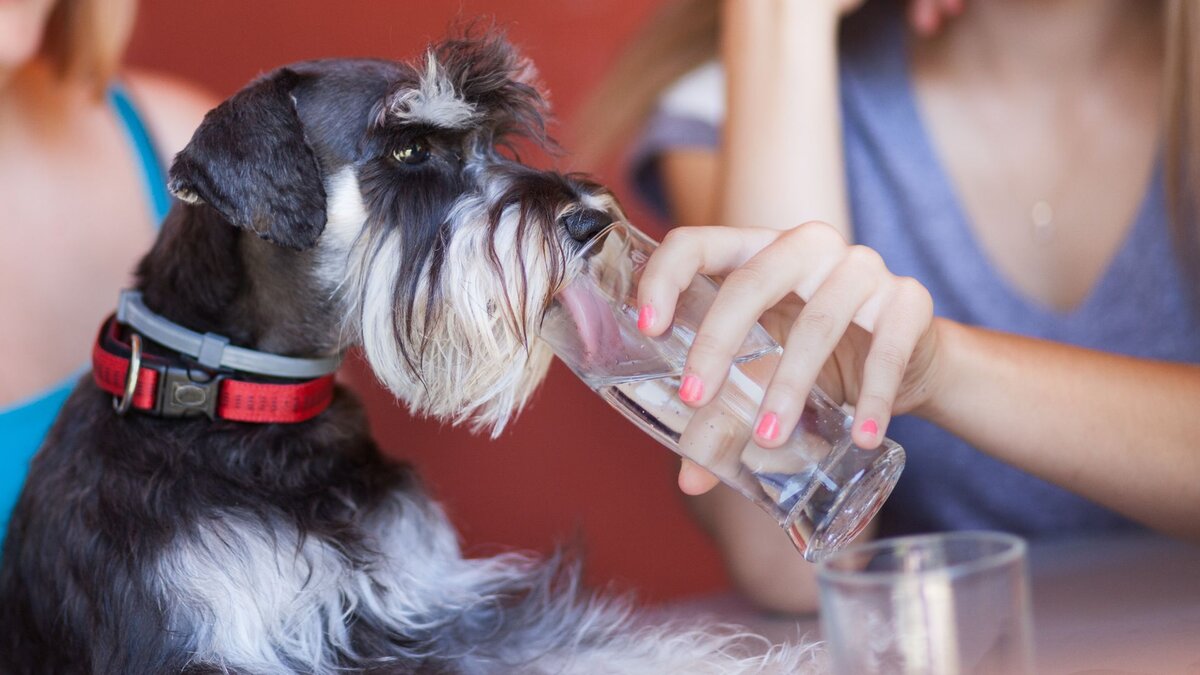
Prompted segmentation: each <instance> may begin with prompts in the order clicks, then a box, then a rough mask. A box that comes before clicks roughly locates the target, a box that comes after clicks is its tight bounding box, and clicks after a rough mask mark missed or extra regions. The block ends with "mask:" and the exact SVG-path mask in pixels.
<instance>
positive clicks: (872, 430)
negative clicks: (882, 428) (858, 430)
mask: <svg viewBox="0 0 1200 675" xmlns="http://www.w3.org/2000/svg"><path fill="white" fill-rule="evenodd" d="M862 430H863V433H864V434H867V435H869V436H871V437H872V438H874V437H875V436H877V435H878V434H879V424H878V423H876V422H875V420H867V421H866V422H863V425H862Z"/></svg>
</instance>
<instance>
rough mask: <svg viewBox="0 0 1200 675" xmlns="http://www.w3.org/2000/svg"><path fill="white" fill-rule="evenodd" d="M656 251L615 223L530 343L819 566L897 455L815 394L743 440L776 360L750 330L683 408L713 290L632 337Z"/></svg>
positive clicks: (879, 499)
mask: <svg viewBox="0 0 1200 675" xmlns="http://www.w3.org/2000/svg"><path fill="white" fill-rule="evenodd" d="M656 246H657V244H655V242H654V241H653V240H652V239H650V238H649V237H647V236H646V235H645V234H643V233H641V232H640V231H638V230H636V229H635V228H633V227H632V226H630V225H628V224H626V223H617V224H615V225H613V226H612V227H611V228H610V229H609V230H608V231H607V232H606V233H604V234H602V235H601V236H599V237H597V238H596V239H594V240H593V241H592V242H591V244H590V247H589V248H588V249H587V250H586V251H584V252H582V253H581V254H580V256H579V257H578V258H577V259H576V260H574V261H573V262H572V265H575V266H577V267H578V269H577V270H572V274H571V275H570V278H569V282H568V283H567V284H566V286H565V287H564V288H563V290H562V291H561V292H559V293H558V294H557V296H556V297H555V300H554V301H553V302H552V303H551V306H550V308H549V309H548V311H547V313H546V316H545V319H544V321H543V324H542V328H541V338H542V339H543V340H545V341H546V342H547V343H549V344H550V346H551V347H552V348H553V350H554V352H555V354H556V355H557V356H558V357H559V358H560V359H561V360H562V361H563V362H564V363H566V365H567V366H568V367H569V368H570V369H571V370H572V371H573V372H574V373H575V374H576V375H577V376H578V377H579V378H580V379H582V380H583V381H584V382H585V383H586V384H587V386H588V387H590V388H591V389H592V390H593V391H595V392H596V393H597V394H599V395H600V396H601V397H602V398H603V399H604V400H605V401H607V402H608V403H609V405H611V406H612V407H614V408H616V409H617V410H618V411H620V412H621V414H622V415H624V416H625V417H626V418H627V419H629V420H630V421H631V422H633V423H634V424H635V425H637V426H638V427H640V428H641V429H642V430H643V431H645V432H646V433H647V434H649V435H650V436H651V437H653V438H655V439H656V440H658V441H659V442H661V443H662V444H663V445H665V446H667V447H668V448H670V449H671V450H673V451H674V452H676V453H677V454H679V455H680V456H682V457H686V458H688V459H690V460H692V461H694V462H696V463H697V464H699V465H701V466H703V467H705V468H706V469H708V470H709V471H711V472H712V473H713V474H715V475H716V476H717V477H718V478H719V479H720V480H721V481H722V482H723V483H725V484H726V485H729V486H730V487H732V488H734V489H735V490H737V491H738V492H740V493H741V494H742V495H744V496H745V497H746V498H747V499H749V500H750V501H752V502H754V503H755V504H757V505H759V506H760V507H762V508H763V509H765V510H766V511H767V512H768V513H770V514H771V515H772V516H774V517H775V519H776V520H777V521H778V522H779V524H780V526H781V527H783V528H784V530H785V531H786V532H787V534H788V536H790V537H791V539H792V542H793V543H794V544H795V545H796V548H797V550H799V551H800V552H801V553H802V554H803V555H804V557H805V558H806V559H808V560H810V561H815V560H818V559H820V558H821V557H822V556H824V555H826V554H827V553H828V552H829V551H832V550H835V549H837V548H838V547H840V546H842V545H844V544H845V543H847V542H848V541H850V540H851V539H853V538H854V536H855V535H856V534H858V532H859V531H861V530H862V528H863V527H864V526H865V525H866V524H867V522H868V521H869V520H870V519H871V517H872V516H874V515H875V513H876V512H877V511H878V510H879V507H880V506H881V505H882V504H883V501H884V500H885V499H886V498H887V496H888V495H889V494H890V493H891V490H892V488H893V487H894V486H895V483H896V480H897V479H898V478H899V476H900V471H901V469H903V467H904V451H903V450H902V449H901V448H900V446H898V445H896V444H895V443H894V442H892V441H891V440H888V439H884V441H883V443H882V444H881V445H880V446H879V447H877V448H875V449H873V450H864V449H862V448H859V447H857V446H856V445H855V444H854V443H853V441H852V440H851V438H850V427H851V422H852V420H851V418H850V416H849V415H847V414H846V412H845V411H843V410H842V408H841V407H840V406H838V405H837V404H835V403H834V402H833V401H832V400H830V398H829V397H828V396H826V395H825V394H824V393H823V392H821V391H820V390H819V389H814V390H813V391H812V393H811V394H810V395H809V397H808V401H807V403H806V405H805V408H804V412H803V414H802V415H801V418H800V422H799V423H798V424H797V426H796V430H795V432H794V433H793V434H792V435H791V437H790V438H789V439H788V441H787V443H786V444H785V445H783V447H780V448H773V449H768V448H763V447H760V446H759V445H757V444H756V443H754V441H753V440H752V439H753V435H752V430H753V426H752V425H753V423H754V419H755V416H756V414H757V411H758V406H759V404H760V403H761V401H762V398H763V393H764V391H765V390H766V387H767V384H768V383H769V382H770V378H771V375H772V374H773V373H774V371H775V366H776V364H777V363H778V362H779V357H780V354H781V353H782V349H781V348H780V346H779V345H778V344H776V343H775V341H774V340H772V339H771V337H770V336H769V335H768V334H767V332H766V331H765V330H764V329H763V328H762V327H761V326H757V325H756V326H755V327H754V329H753V330H752V331H751V332H750V334H749V335H748V336H747V337H746V339H745V342H744V344H743V345H742V348H741V350H740V351H739V353H738V355H737V358H736V359H735V360H734V363H733V366H732V367H731V368H730V370H729V376H728V378H727V379H726V382H725V384H724V385H723V386H722V388H721V390H720V391H719V392H718V394H717V395H716V396H715V397H714V398H713V400H712V402H711V403H709V404H707V405H705V406H704V407H702V408H699V409H696V408H692V407H690V406H688V405H685V404H684V403H683V402H682V401H681V400H680V399H679V397H678V395H677V392H678V391H679V380H680V377H681V375H682V371H683V366H684V362H685V360H686V358H687V352H688V347H690V346H691V344H692V341H693V340H694V338H695V336H696V330H697V328H698V327H699V326H700V322H701V320H702V319H703V318H704V315H705V314H706V313H707V312H708V309H709V307H710V306H711V305H712V302H713V300H714V298H715V297H716V293H717V284H716V283H715V282H714V281H713V280H711V279H709V278H708V277H705V276H703V275H699V276H697V277H696V278H695V279H694V280H693V281H692V283H691V285H690V286H689V287H688V288H687V290H685V291H684V292H683V293H682V294H681V295H680V297H679V302H678V306H677V309H676V311H675V318H674V323H673V324H672V326H671V327H670V328H669V329H668V330H667V331H666V332H665V333H664V334H663V335H662V336H660V337H655V338H651V337H647V336H645V335H643V334H642V333H641V332H640V331H639V330H638V327H637V319H638V306H637V283H638V280H639V279H640V277H641V272H642V269H643V267H644V265H645V262H646V260H647V259H648V258H649V256H650V254H651V252H653V251H654V248H655V247H656ZM576 272H577V273H576Z"/></svg>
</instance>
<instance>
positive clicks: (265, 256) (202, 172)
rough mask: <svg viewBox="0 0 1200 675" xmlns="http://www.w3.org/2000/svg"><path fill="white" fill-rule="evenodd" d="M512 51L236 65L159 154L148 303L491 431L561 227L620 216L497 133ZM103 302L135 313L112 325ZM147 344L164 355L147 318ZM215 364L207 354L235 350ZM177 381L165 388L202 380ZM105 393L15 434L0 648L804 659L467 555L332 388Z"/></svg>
mask: <svg viewBox="0 0 1200 675" xmlns="http://www.w3.org/2000/svg"><path fill="white" fill-rule="evenodd" d="M530 76H531V69H530V68H529V65H528V63H527V62H525V61H524V60H522V59H520V58H518V57H517V56H516V55H515V54H514V52H513V50H512V49H511V47H509V46H508V44H507V43H505V42H504V41H503V40H502V39H499V38H495V37H490V36H483V37H476V38H471V39H467V38H463V39H452V40H449V41H446V42H444V43H441V44H440V45H438V46H436V47H435V48H432V49H430V50H429V52H428V53H427V54H426V55H425V57H424V59H423V62H422V63H420V64H419V65H418V66H417V67H414V66H411V65H407V64H404V63H397V62H391V61H377V60H325V61H313V62H306V63H300V64H296V65H293V66H289V67H286V68H282V69H280V70H277V71H275V72H272V73H270V74H268V75H266V76H264V77H262V78H260V79H258V80H257V81H255V82H253V83H252V84H250V85H249V86H247V87H246V88H245V89H243V90H242V91H240V92H239V93H238V94H236V95H235V96H233V97H232V98H231V99H229V100H228V101H226V102H224V103H223V104H221V105H220V106H219V107H217V108H216V109H214V110H213V111H212V112H210V113H209V114H208V116H207V117H206V118H205V120H204V122H203V124H201V126H200V128H199V129H198V130H197V131H196V134H195V136H194V137H193V139H192V141H191V143H190V144H189V145H188V147H187V148H186V149H184V150H183V152H181V153H180V154H179V155H178V157H176V159H175V162H174V165H173V167H172V169H171V173H170V185H171V189H172V191H173V192H174V194H175V195H176V196H177V197H178V198H179V199H180V201H181V203H180V204H177V205H176V206H175V208H174V209H173V210H172V211H171V214H170V216H169V217H168V219H167V221H166V223H165V225H164V227H163V230H162V234H161V236H160V237H159V239H158V241H157V243H156V244H155V245H154V247H153V249H152V250H151V251H150V252H149V254H148V255H146V257H145V258H144V259H143V260H142V262H141V263H140V266H139V267H138V282H137V286H138V289H137V290H139V291H140V292H141V294H142V298H143V299H144V308H145V309H146V310H147V311H149V312H150V313H152V314H156V315H158V316H159V317H161V318H162V319H164V320H165V321H168V322H171V324H173V325H178V326H181V327H183V328H186V329H189V330H190V331H194V332H195V333H196V334H205V333H209V334H216V335H220V336H225V337H227V338H228V339H229V344H230V345H232V346H234V347H242V348H243V349H245V350H254V353H259V354H261V353H263V352H266V353H270V354H273V355H281V356H285V357H293V358H294V359H296V360H300V359H320V358H324V357H330V356H333V355H336V354H339V353H340V352H341V351H342V350H343V349H345V348H346V347H347V346H350V345H355V344H357V345H361V347H362V349H363V351H364V353H365V355H366V359H367V361H368V362H369V363H370V365H371V367H372V368H373V369H374V371H375V373H376V374H377V375H378V377H379V379H380V380H382V381H383V382H384V383H385V384H386V385H387V386H388V387H389V388H390V389H391V391H393V392H394V393H395V394H396V395H397V396H398V397H400V398H402V399H404V400H405V401H407V403H408V404H409V405H410V406H411V407H412V408H413V409H414V410H416V411H418V412H421V413H426V414H431V415H435V416H439V417H442V418H445V419H449V420H452V421H455V422H464V421H471V422H474V423H475V424H478V425H480V426H482V427H489V428H492V429H496V430H498V429H500V428H501V427H503V425H504V424H505V422H506V421H507V420H508V419H509V418H510V417H511V416H512V415H513V414H514V413H515V412H516V411H518V410H519V409H520V408H521V406H522V405H523V404H524V403H525V401H526V399H527V398H528V397H529V395H530V393H531V392H532V391H533V389H534V388H535V387H536V386H537V385H538V383H539V382H540V381H541V379H542V377H543V375H544V374H545V371H546V368H547V365H548V363H549V360H550V354H549V352H548V350H547V348H546V347H545V346H544V345H543V344H541V343H540V341H539V340H538V339H537V330H538V325H539V322H540V320H541V316H542V313H543V311H544V309H545V307H546V306H547V304H548V303H549V301H550V298H551V297H552V296H553V294H554V293H555V292H556V291H557V290H558V289H559V288H560V287H561V285H562V283H563V282H564V280H565V279H567V278H568V277H569V276H570V274H571V272H572V267H573V265H575V264H578V261H577V260H576V259H575V258H574V257H573V256H574V254H575V253H577V252H578V251H579V249H580V248H581V243H582V242H585V241H587V240H588V239H589V238H591V237H593V236H594V235H595V234H596V233H597V231H599V230H600V229H601V228H603V227H604V226H605V225H606V224H608V223H609V222H611V221H612V220H613V219H615V218H619V217H620V214H619V212H618V209H617V207H616V205H615V203H614V201H613V200H612V198H611V197H610V196H609V195H608V194H607V193H606V192H605V191H604V190H603V189H602V188H600V187H599V186H597V185H595V184H593V183H589V182H587V181H586V180H583V179H581V178H579V177H575V176H564V175H560V174H556V173H551V172H545V171H538V170H534V169H532V168H528V167H526V166H523V165H521V164H519V163H517V162H516V161H513V160H512V159H510V158H509V153H506V152H503V151H502V150H499V149H498V148H501V147H503V144H504V142H505V141H506V139H511V138H515V137H519V136H529V137H532V138H534V139H540V138H542V136H543V121H542V120H543V103H542V99H541V97H540V96H539V94H538V92H537V90H536V88H535V87H534V86H533V85H532V84H531V82H530ZM109 329H110V330H111V331H113V335H114V336H116V337H114V339H118V341H119V340H121V339H130V338H129V336H127V335H125V334H126V333H128V332H129V331H130V329H129V327H128V326H120V325H117V324H116V323H110V326H109ZM117 333H120V334H121V335H117ZM122 336H124V337H122ZM105 339H106V338H105V336H104V335H103V334H102V335H101V339H100V342H102V343H103V342H104V341H105ZM144 350H145V353H146V355H145V358H146V359H153V358H176V359H178V358H180V355H179V354H173V353H172V352H171V350H170V349H169V348H168V347H167V346H166V345H164V344H160V343H155V342H154V341H153V340H152V339H151V338H149V337H147V344H146V346H145V347H144ZM155 354H157V355H158V356H157V357H155ZM130 358H132V356H130ZM209 365H212V364H209ZM220 365H224V362H221V364H220ZM189 368H192V369H194V370H188V372H189V373H192V372H194V371H203V370H205V369H204V368H202V367H201V366H200V365H199V364H196V363H192V364H191V366H189ZM131 370H134V371H136V370H137V366H136V364H135V365H134V366H132V367H131ZM226 370H227V369H226ZM226 370H222V369H220V368H218V369H217V370H215V371H212V372H209V373H208V376H221V377H229V378H236V377H243V379H245V378H246V377H248V376H246V375H245V374H244V373H243V374H240V375H239V374H238V373H236V372H226ZM126 377H128V373H127V374H126ZM188 377H192V375H189V376H188ZM251 379H252V378H251ZM266 379H267V380H268V381H269V380H270V378H266ZM185 384H186V383H185ZM285 384H286V383H285ZM187 387H191V389H187ZM185 390H186V391H190V392H191V393H190V394H188V395H187V396H193V395H194V394H196V391H198V389H197V386H196V385H191V384H187V385H186V386H185V387H184V389H181V390H180V392H183V391H185ZM131 391H132V387H131ZM201 393H203V392H201ZM187 396H183V395H182V394H180V397H181V400H180V401H177V403H179V404H180V405H185V406H186V405H190V404H194V403H195V402H196V401H198V400H201V399H202V398H203V397H202V396H201V397H200V398H195V399H189V400H184V399H187ZM112 402H113V397H112V396H111V395H110V394H109V393H107V392H106V391H105V390H103V389H102V388H101V387H100V386H98V385H97V384H96V383H94V382H93V381H92V379H91V378H87V379H85V380H84V381H82V382H81V383H80V385H79V386H78V387H77V388H76V390H75V392H74V393H73V394H72V396H71V398H70V400H69V402H68V403H67V406H66V409H65V410H64V412H63V413H62V415H61V416H60V418H59V420H58V423H57V424H56V426H55V427H54V429H53V431H52V432H51V434H50V437H49V439H48V440H47V442H46V444H45V445H44V446H43V448H42V449H41V452H40V453H39V455H38V456H37V458H36V459H35V460H34V463H33V466H32V469H31V471H30V474H29V479H28V482H27V484H26V486H25V490H24V492H23V494H22V496H21V499H20V503H19V505H18V506H17V509H16V511H15V513H14V516H13V519H12V522H11V526H10V529H9V534H8V538H7V541H6V542H5V545H4V555H3V567H2V569H0V672H3V673H8V674H11V675H24V674H32V673H56V674H57V673H68V674H69V673H114V674H117V673H120V674H122V675H127V674H150V673H156V674H157V673H179V672H186V673H255V674H259V673H335V672H338V673H340V672H371V673H733V672H737V673H741V672H796V671H797V670H798V669H799V668H800V667H801V664H802V663H806V662H807V658H808V655H807V654H806V653H805V652H804V651H803V650H797V649H788V648H776V649H774V650H772V651H770V652H769V653H768V654H766V655H757V656H755V655H754V654H753V653H752V652H753V650H746V649H744V648H743V647H745V645H744V642H743V641H744V638H745V636H743V635H738V634H736V633H735V632H733V631H728V630H721V629H709V630H705V629H696V628H693V629H687V628H681V627H677V626H649V625H648V622H647V620H646V619H645V618H639V616H638V615H637V614H636V613H634V612H633V611H632V610H631V608H630V607H629V606H628V605H627V604H626V603H623V602H621V601H619V600H614V599H611V598H606V597H602V596H593V595H589V594H587V593H585V592H583V591H581V590H580V589H579V587H578V583H577V574H576V572H575V571H574V569H573V566H572V565H565V564H561V563H560V562H557V561H555V560H550V561H539V560H536V559H533V558H531V557H527V556H524V555H518V554H505V555H500V556H498V557H494V558H487V559H468V558H464V557H463V556H462V555H461V553H460V550H459V547H458V544H457V540H456V536H455V533H454V532H453V530H452V529H451V527H450V525H449V523H448V521H447V519H446V517H445V516H444V515H443V513H442V512H441V510H440V509H439V508H438V506H437V504H436V503H435V502H433V501H431V499H430V498H429V497H428V496H427V495H426V493H425V492H424V491H423V490H422V488H421V486H420V483H419V482H418V480H417V479H416V478H415V476H414V473H413V472H412V471H411V470H410V469H409V468H408V467H405V466H402V465H396V464H393V463H390V462H388V461H385V460H384V458H383V457H381V455H380V453H379V451H378V450H377V448H376V446H375V445H374V444H373V443H372V441H371V439H370V438H369V437H368V435H367V425H366V422H365V420H364V417H363V414H362V411H361V410H360V408H359V406H358V404H357V403H356V402H355V401H354V400H353V398H352V397H351V396H350V395H349V394H347V393H346V392H344V391H341V390H338V391H337V392H336V394H334V395H333V397H332V402H331V403H329V406H328V408H327V409H325V410H324V411H323V412H321V413H320V414H318V415H316V416H315V417H312V419H308V420H307V421H301V422H296V423H250V422H237V421H229V420H228V419H221V417H220V415H212V413H213V411H212V409H211V408H210V409H208V410H207V412H208V413H209V414H210V416H214V417H216V419H210V418H209V417H206V416H181V417H176V418H169V417H167V416H164V414H162V413H163V410H161V409H159V408H155V410H157V411H158V412H159V413H160V414H157V415H155V414H142V413H139V412H137V411H131V412H129V413H128V414H124V415H121V414H119V413H118V411H114V407H113V405H111V404H112ZM760 646H761V645H756V646H755V648H759V647H760Z"/></svg>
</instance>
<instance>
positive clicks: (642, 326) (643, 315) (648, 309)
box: [638, 305, 654, 333]
mask: <svg viewBox="0 0 1200 675" xmlns="http://www.w3.org/2000/svg"><path fill="white" fill-rule="evenodd" d="M653 325H654V307H652V306H650V305H642V309H641V310H640V311H638V330H640V331H642V332H643V333H645V332H646V331H648V330H650V327H651V326H653Z"/></svg>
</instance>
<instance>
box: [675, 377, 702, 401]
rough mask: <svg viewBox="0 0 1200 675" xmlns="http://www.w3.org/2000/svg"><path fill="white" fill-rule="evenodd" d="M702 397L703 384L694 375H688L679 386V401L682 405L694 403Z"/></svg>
mask: <svg viewBox="0 0 1200 675" xmlns="http://www.w3.org/2000/svg"><path fill="white" fill-rule="evenodd" d="M703 395H704V383H703V382H701V381H700V378H698V377H696V376H695V375H688V376H686V377H684V378H683V382H681V383H680V384H679V400H681V401H683V402H684V403H695V402H696V401H699V400H700V397H701V396H703Z"/></svg>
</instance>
